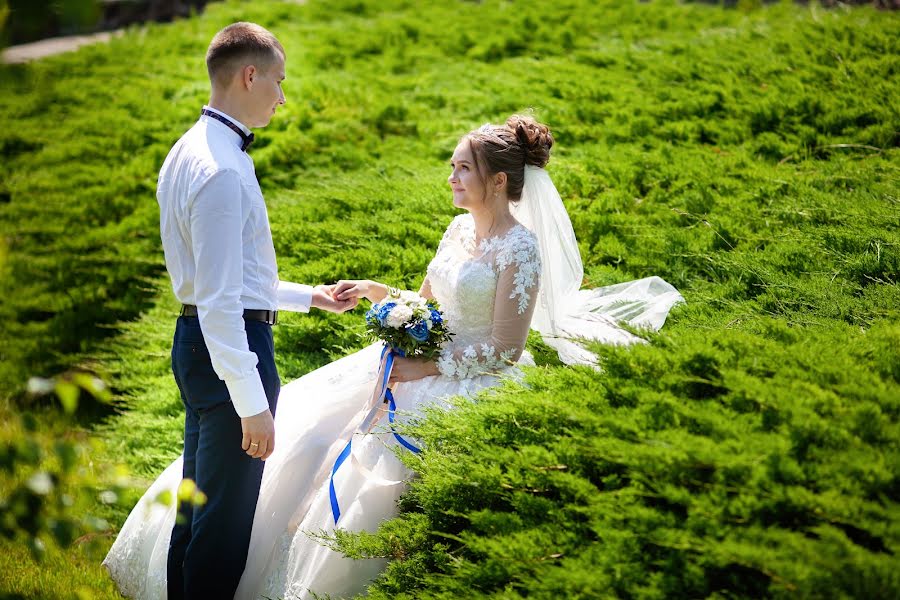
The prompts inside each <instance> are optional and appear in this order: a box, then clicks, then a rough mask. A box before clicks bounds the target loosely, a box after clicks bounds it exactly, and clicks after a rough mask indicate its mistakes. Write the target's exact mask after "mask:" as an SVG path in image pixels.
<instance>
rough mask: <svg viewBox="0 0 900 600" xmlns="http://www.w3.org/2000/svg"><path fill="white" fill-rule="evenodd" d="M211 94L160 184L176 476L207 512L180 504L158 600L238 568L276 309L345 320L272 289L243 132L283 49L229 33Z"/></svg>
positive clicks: (262, 120)
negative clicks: (169, 297)
mask: <svg viewBox="0 0 900 600" xmlns="http://www.w3.org/2000/svg"><path fill="white" fill-rule="evenodd" d="M206 66H207V70H208V72H209V79H210V83H211V87H212V92H211V96H210V101H209V105H208V106H204V107H203V110H202V111H201V115H200V119H199V121H197V123H196V124H195V125H194V126H193V127H192V128H191V129H190V130H189V131H188V132H187V133H185V134H184V135H183V136H182V137H181V139H179V140H178V142H177V143H176V144H175V146H173V147H172V150H171V151H170V152H169V155H168V156H167V157H166V160H165V163H164V164H163V166H162V170H161V171H160V174H159V183H158V189H157V199H158V201H159V209H160V232H161V235H162V243H163V250H164V251H165V257H166V267H167V269H168V271H169V275H170V277H171V279H172V287H173V288H174V291H175V295H176V296H177V298H178V300H179V301H180V302H181V303H182V304H183V306H182V309H181V316H180V317H179V319H178V322H177V324H176V327H175V339H174V343H173V347H172V371H173V373H174V375H175V381H176V383H177V384H178V389H179V390H180V391H181V398H182V401H183V403H184V407H185V420H184V477H185V478H187V479H192V480H194V481H195V482H196V484H197V487H199V489H200V490H201V491H203V492H204V493H205V494H206V495H207V498H208V500H207V502H206V503H205V504H203V505H202V506H197V507H193V506H190V505H189V503H184V504H183V505H182V507H181V508H180V510H179V517H178V520H177V522H176V524H175V527H174V528H173V530H172V539H171V542H170V545H169V556H168V574H167V575H168V597H169V599H170V600H172V599H177V598H193V599H206V598H216V599H221V600H228V599H231V598H232V597H233V596H234V591H235V589H236V588H237V585H238V581H239V580H240V578H241V573H242V572H243V570H244V565H245V563H246V560H247V548H248V546H249V543H250V530H251V526H252V524H253V513H254V511H255V509H256V501H257V497H258V495H259V486H260V481H261V480H262V474H263V461H264V460H265V459H266V458H268V457H269V456H270V455H271V454H272V451H273V450H274V449H275V426H274V421H273V414H274V413H275V404H276V401H277V398H278V391H279V386H280V384H279V379H278V373H277V371H276V369H275V360H274V347H273V339H272V325H274V324H275V322H276V318H277V309H282V310H290V311H300V312H308V311H309V308H310V307H311V306H314V307H316V308H320V309H325V310H330V311H333V312H343V311H345V310H348V309H350V308H353V306H354V305H355V302H354V301H343V302H339V301H336V300H334V299H333V298H332V296H331V288H330V287H326V286H318V287H316V288H312V287H309V286H305V285H299V284H296V283H289V282H285V281H279V279H278V271H277V267H276V264H275V250H274V247H273V244H272V234H271V231H270V229H269V219H268V214H267V212H266V205H265V203H264V202H263V197H262V192H261V191H260V188H259V183H258V182H257V180H256V174H255V172H254V169H253V160H252V159H251V158H250V156H248V155H247V153H246V150H247V147H248V146H249V145H250V143H251V142H252V141H253V134H252V133H251V132H250V129H249V128H251V127H265V126H266V125H268V123H269V120H270V119H271V118H272V115H274V114H275V111H276V109H277V108H278V107H279V106H281V105H282V104H284V103H285V99H284V93H283V92H282V90H281V82H282V81H284V78H285V71H284V69H285V53H284V48H283V47H282V46H281V44H280V43H279V42H278V40H277V39H275V36H273V35H272V34H271V33H270V32H268V31H267V30H265V29H263V28H262V27H260V26H259V25H254V24H252V23H235V24H233V25H229V26H228V27H226V28H225V29H223V30H222V31H220V32H219V33H217V34H216V36H215V37H214V38H213V40H212V42H211V43H210V45H209V49H208V51H207V53H206Z"/></svg>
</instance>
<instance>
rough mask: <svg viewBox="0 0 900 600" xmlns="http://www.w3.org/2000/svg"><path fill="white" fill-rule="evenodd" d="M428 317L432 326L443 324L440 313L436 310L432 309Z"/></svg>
mask: <svg viewBox="0 0 900 600" xmlns="http://www.w3.org/2000/svg"><path fill="white" fill-rule="evenodd" d="M429 317H430V318H431V324H432V325H440V324H441V323H443V322H444V319H443V317H441V311H439V310H437V309H434V308H432V309H431V314H430V315H429Z"/></svg>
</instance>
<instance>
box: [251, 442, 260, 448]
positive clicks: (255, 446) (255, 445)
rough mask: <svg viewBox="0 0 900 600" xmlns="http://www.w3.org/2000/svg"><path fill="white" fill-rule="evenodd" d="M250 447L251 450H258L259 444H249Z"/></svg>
mask: <svg viewBox="0 0 900 600" xmlns="http://www.w3.org/2000/svg"><path fill="white" fill-rule="evenodd" d="M250 447H251V448H259V442H253V443H252V444H250Z"/></svg>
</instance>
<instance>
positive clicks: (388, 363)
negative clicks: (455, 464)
mask: <svg viewBox="0 0 900 600" xmlns="http://www.w3.org/2000/svg"><path fill="white" fill-rule="evenodd" d="M385 355H387V358H385ZM395 356H404V354H403V351H402V350H395V349H393V348H391V347H390V346H388V345H387V344H385V346H384V348H383V349H382V350H381V358H380V359H379V362H381V361H384V374H383V375H382V376H381V389H380V390H379V392H378V400H377V401H376V405H377V403H378V402H382V401H383V400H385V399H387V401H388V422H389V423H390V425H391V431H392V432H393V434H394V437H395V438H397V441H398V442H400V444H401V445H402V446H403V447H404V448H406V449H407V450H409V451H410V452H413V453H414V454H418V453H419V452H421V451H422V449H421V448H417V447H416V446H415V445H414V444H412V443H411V442H410V441H409V440H406V439H404V438H403V437H402V436H401V435H400V434H399V433H397V430H396V429H395V428H394V419H395V414H396V412H397V403H396V402H394V394H393V392H391V389H390V388H389V387H388V386H387V384H388V379H390V376H391V369H393V368H394V357H395ZM352 442H353V440H352V439H351V440H350V441H349V442H347V445H346V446H344V449H343V450H341V453H340V455H339V456H338V457H337V460H336V461H334V467H332V468H331V480H330V481H329V483H328V496H329V498H330V500H331V514H332V515H333V516H334V524H335V525H337V522H338V519H340V518H341V507H340V505H339V504H338V499H337V491H335V489H334V476H335V474H336V473H337V472H338V469H340V468H341V465H342V464H344V461H346V460H347V459H348V458H349V457H350V448H351V444H352Z"/></svg>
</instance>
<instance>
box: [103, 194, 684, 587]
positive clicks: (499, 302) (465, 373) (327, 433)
mask: <svg viewBox="0 0 900 600" xmlns="http://www.w3.org/2000/svg"><path fill="white" fill-rule="evenodd" d="M560 206H561V203H560ZM566 222H567V223H568V218H566ZM569 227H571V225H569ZM572 239H573V240H574V236H573V238H572ZM542 260H543V258H542V255H541V252H539V249H538V246H537V240H536V238H535V235H534V234H533V233H532V231H531V230H529V229H527V228H526V227H524V226H522V225H516V226H515V227H513V228H512V229H511V230H509V231H508V232H507V233H505V234H504V235H502V236H500V237H495V238H491V239H488V240H483V241H482V242H481V243H480V244H478V245H476V243H475V229H474V222H473V220H472V218H471V216H470V215H468V214H464V215H461V216H458V217H456V218H455V219H454V220H453V222H452V223H451V224H450V226H449V227H448V229H447V231H446V233H445V234H444V237H443V239H442V241H441V244H440V246H439V248H438V251H437V253H436V255H435V257H434V259H433V260H432V261H431V263H430V265H429V267H428V272H427V277H426V279H425V283H424V284H423V289H422V293H423V294H425V295H432V296H433V297H434V298H436V299H437V301H438V302H439V303H440V305H441V309H442V311H443V313H444V316H445V319H446V321H447V323H448V325H449V327H450V329H451V331H453V332H454V334H455V337H454V339H453V341H452V342H451V344H449V347H447V348H445V350H444V352H443V353H442V355H441V358H440V360H439V361H438V364H439V369H440V371H441V373H442V375H438V376H431V377H426V378H424V379H420V380H418V381H413V382H408V383H401V384H397V385H395V386H394V390H393V391H394V398H395V400H396V402H397V421H398V422H401V423H402V422H404V421H406V420H408V419H410V418H415V417H416V416H417V415H420V414H421V411H422V410H423V409H424V408H425V407H429V406H440V407H450V406H451V405H450V403H449V402H448V400H449V399H450V398H452V397H453V396H458V395H462V396H472V395H474V394H476V393H477V392H478V391H480V390H483V389H485V388H487V387H490V386H493V385H496V384H497V383H498V381H499V380H500V378H502V377H518V374H519V369H518V365H521V364H533V363H532V362H531V359H530V357H529V355H528V354H527V353H523V351H522V349H523V346H524V343H525V338H526V337H527V334H528V329H529V324H530V322H531V319H532V314H533V313H534V310H535V305H536V304H540V299H539V297H538V295H537V294H536V293H535V292H536V290H537V289H538V286H539V283H540V282H541V280H542V279H543V278H544V275H543V274H542V269H541V262H542ZM578 266H579V268H580V259H579V265H578ZM579 294H582V296H583V297H582V296H579V297H580V298H581V308H582V310H585V311H589V312H591V315H589V317H590V318H589V319H588V320H589V321H590V327H591V328H592V333H591V337H594V338H596V339H601V340H606V341H608V342H612V343H628V342H632V341H636V340H637V338H634V337H633V336H632V335H631V334H629V333H627V332H625V331H624V330H623V329H622V328H621V327H619V325H618V320H617V319H616V318H611V316H610V315H618V316H619V317H623V318H624V320H626V321H627V322H629V323H632V324H637V325H641V324H644V325H647V324H649V325H651V326H653V327H656V328H658V327H659V326H661V325H662V320H664V319H665V314H666V313H667V312H668V310H669V308H671V306H672V305H673V304H675V303H676V302H678V301H680V300H681V296H680V295H678V292H677V291H675V290H674V288H672V287H671V286H669V285H668V284H667V283H665V282H664V281H662V280H661V279H659V278H654V277H651V278H648V279H643V280H639V281H636V282H631V283H627V284H620V285H617V286H611V287H609V288H600V289H597V290H589V291H584V292H579ZM648 315H649V316H648ZM660 315H661V319H660ZM536 321H537V319H536ZM568 325H569V328H571V327H576V326H577V323H576V322H574V321H572V322H569V324H568ZM601 329H602V331H600V330H601ZM380 352H381V346H380V345H378V344H374V345H372V346H369V347H367V348H364V349H363V350H360V351H359V352H357V353H355V354H352V355H350V356H347V357H344V358H341V359H340V360H337V361H335V362H333V363H330V364H328V365H326V366H324V367H322V368H320V369H317V370H315V371H313V372H311V373H309V374H307V375H305V376H303V377H301V378H300V379H298V380H296V381H293V382H291V383H290V384H288V385H286V386H284V388H283V389H282V391H281V396H280V398H279V401H278V409H277V414H276V418H275V431H276V434H275V439H276V450H275V452H274V453H273V454H272V456H271V457H270V458H269V459H268V461H267V463H266V468H265V473H264V476H263V480H262V487H261V490H260V495H259V501H258V505H257V510H256V515H255V520H254V525H253V533H252V536H251V540H250V548H249V552H248V560H247V566H246V569H245V571H244V574H243V577H242V579H241V583H240V586H239V588H238V591H237V594H236V596H235V597H236V598H240V599H242V600H243V599H253V600H256V599H258V598H272V599H277V598H288V599H299V598H309V597H311V594H310V590H311V591H313V592H316V593H318V594H322V595H324V594H330V595H331V596H332V597H334V598H339V597H344V596H349V595H354V594H357V593H361V592H364V590H365V587H366V585H367V584H368V583H369V582H370V581H371V580H372V579H373V578H375V577H376V576H377V575H378V574H379V572H380V571H381V570H382V569H383V568H384V566H385V561H382V560H374V559H367V560H351V559H348V558H345V557H343V556H342V555H340V554H339V553H337V552H334V551H332V550H331V549H329V548H328V547H326V546H324V545H322V544H320V543H319V542H317V541H316V540H315V539H313V538H312V537H310V535H309V533H310V532H314V533H318V532H322V531H324V532H329V531H333V530H334V527H335V521H334V516H333V512H332V504H331V501H330V495H329V479H330V477H331V471H332V467H333V466H334V464H335V460H336V458H337V457H338V455H339V454H340V452H341V450H342V449H343V448H344V446H345V445H346V443H347V440H349V439H350V438H351V437H352V438H353V453H352V457H351V458H350V459H348V460H346V461H344V462H343V464H342V465H341V467H340V468H339V469H338V471H337V473H336V474H335V475H334V486H335V492H336V494H335V496H336V499H337V501H338V504H339V507H340V518H339V521H338V526H339V527H341V528H344V529H347V530H352V531H361V530H366V531H374V530H375V529H376V528H377V527H378V525H379V524H380V523H381V522H383V521H384V520H386V519H389V518H391V517H393V516H395V515H396V514H397V499H398V498H399V497H400V495H401V494H402V493H403V492H404V490H405V489H406V487H405V483H404V481H405V480H408V479H409V477H410V476H411V473H410V471H409V470H408V469H407V468H406V467H405V466H404V465H403V464H402V463H401V462H400V460H399V459H398V458H397V456H396V454H395V453H396V452H408V450H406V449H404V448H403V447H400V446H399V444H398V441H397V440H396V438H395V437H394V436H393V435H392V433H391V432H390V430H389V429H388V428H387V418H386V417H385V418H383V419H382V420H381V421H380V424H379V426H378V427H376V429H375V430H374V431H375V433H371V434H367V435H354V431H355V429H356V427H357V426H358V425H359V423H360V421H361V420H362V419H363V418H364V417H365V415H366V413H367V408H366V407H367V405H370V402H371V398H372V395H373V391H374V389H375V386H376V376H377V375H378V367H379V358H380ZM562 355H563V352H562V351H561V356H562ZM410 441H411V442H412V443H414V444H416V445H419V444H418V442H417V441H416V440H410ZM425 451H427V448H426V449H425ZM180 479H181V459H178V460H176V461H175V462H174V463H172V465H170V466H169V467H168V468H167V469H166V470H165V471H164V472H163V474H162V475H161V476H160V477H159V479H157V480H156V481H155V482H154V483H153V485H152V486H151V487H150V489H149V490H148V491H147V493H146V494H145V495H144V497H143V498H142V499H141V500H140V501H139V502H138V504H137V505H136V506H135V508H134V509H133V511H132V513H131V514H130V516H129V517H128V520H127V521H126V522H125V525H124V526H123V527H122V530H121V532H120V533H119V536H118V538H117V539H116V542H115V544H114V545H113V547H112V549H111V550H110V551H109V554H108V556H107V557H106V559H105V560H104V565H106V567H107V568H108V569H109V571H110V573H111V574H112V577H113V579H114V580H115V581H116V582H117V583H118V585H119V588H120V590H121V591H122V593H123V594H125V595H126V596H129V597H133V598H140V599H162V598H165V596H166V586H165V577H166V555H167V549H168V543H169V537H170V532H171V529H172V524H173V522H174V518H175V510H174V508H173V507H166V506H163V505H160V504H156V503H154V502H153V499H154V498H155V497H157V495H158V494H159V493H160V492H162V491H163V490H167V489H169V490H174V489H175V488H176V487H177V485H178V483H179V481H180Z"/></svg>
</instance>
